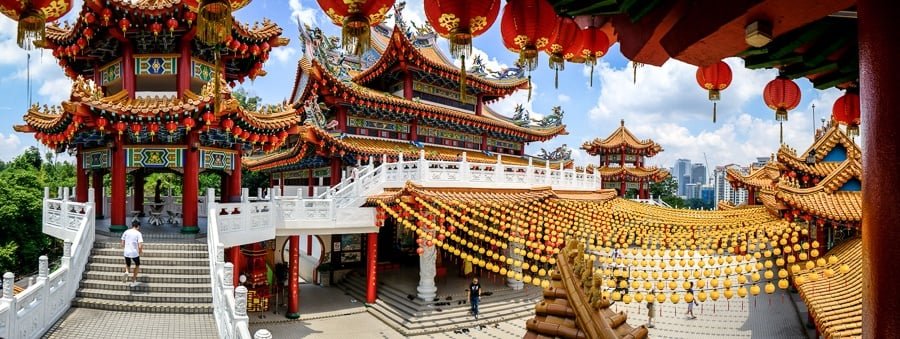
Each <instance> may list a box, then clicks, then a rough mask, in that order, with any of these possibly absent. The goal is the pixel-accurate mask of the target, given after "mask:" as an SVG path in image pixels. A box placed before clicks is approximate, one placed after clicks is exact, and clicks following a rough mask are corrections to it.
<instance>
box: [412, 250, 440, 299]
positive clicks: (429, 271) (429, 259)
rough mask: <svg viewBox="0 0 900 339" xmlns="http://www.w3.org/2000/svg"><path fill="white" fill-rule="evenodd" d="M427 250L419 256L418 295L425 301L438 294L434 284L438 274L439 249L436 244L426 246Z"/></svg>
mask: <svg viewBox="0 0 900 339" xmlns="http://www.w3.org/2000/svg"><path fill="white" fill-rule="evenodd" d="M422 245H423V246H422V248H424V249H425V252H422V254H421V255H420V256H419V286H418V287H416V292H418V293H417V294H416V296H418V297H419V299H422V300H425V301H432V300H434V298H435V297H436V296H437V287H435V286H434V276H435V274H437V267H436V262H437V250H436V249H435V246H425V244H424V243H423V244H422Z"/></svg>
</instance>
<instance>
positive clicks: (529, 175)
mask: <svg viewBox="0 0 900 339" xmlns="http://www.w3.org/2000/svg"><path fill="white" fill-rule="evenodd" d="M525 183H526V184H528V185H534V159H532V158H531V157H528V169H526V170H525Z"/></svg>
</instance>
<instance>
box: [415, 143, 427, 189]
mask: <svg viewBox="0 0 900 339" xmlns="http://www.w3.org/2000/svg"><path fill="white" fill-rule="evenodd" d="M416 167H417V169H418V170H419V178H418V179H419V182H420V183H424V182H425V181H426V180H428V162H427V161H426V160H425V150H424V149H420V150H419V163H418V165H416Z"/></svg>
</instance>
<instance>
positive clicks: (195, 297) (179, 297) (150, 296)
mask: <svg viewBox="0 0 900 339" xmlns="http://www.w3.org/2000/svg"><path fill="white" fill-rule="evenodd" d="M141 288H142V287H141V286H138V287H137V288H134V289H131V290H127V291H120V290H101V289H93V288H80V289H78V291H77V292H76V293H75V295H76V296H78V297H85V298H94V299H103V300H120V301H129V302H134V301H137V302H147V303H180V304H204V303H205V304H212V293H211V292H210V291H206V292H205V293H186V292H177V293H162V292H147V291H143V290H141Z"/></svg>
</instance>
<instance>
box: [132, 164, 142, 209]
mask: <svg viewBox="0 0 900 339" xmlns="http://www.w3.org/2000/svg"><path fill="white" fill-rule="evenodd" d="M144 178H145V174H144V173H142V172H134V174H132V179H134V180H132V182H133V183H134V197H132V198H134V210H135V211H141V214H144Z"/></svg>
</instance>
